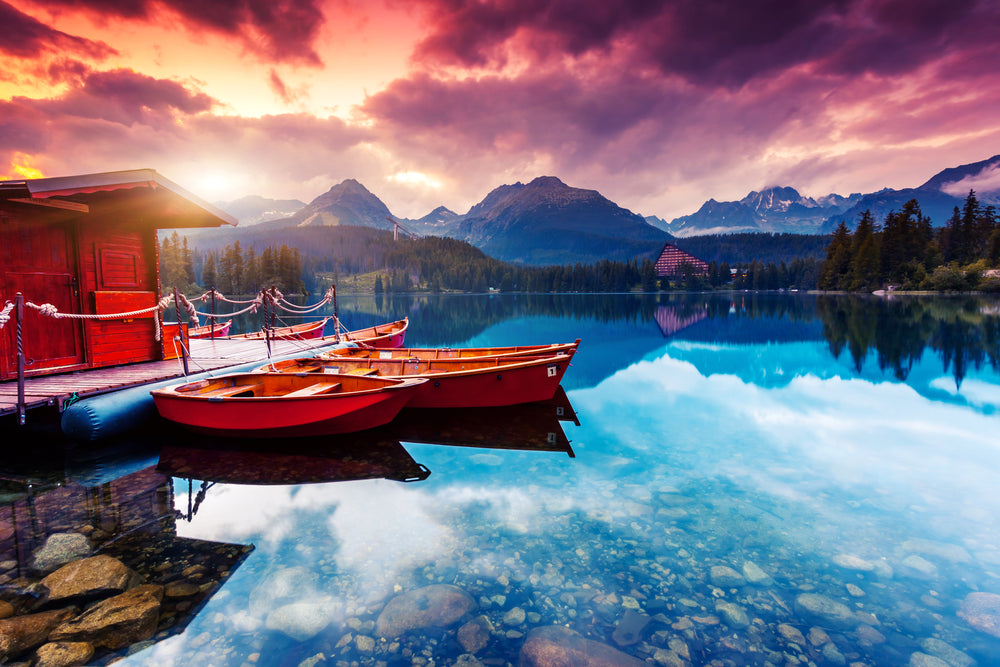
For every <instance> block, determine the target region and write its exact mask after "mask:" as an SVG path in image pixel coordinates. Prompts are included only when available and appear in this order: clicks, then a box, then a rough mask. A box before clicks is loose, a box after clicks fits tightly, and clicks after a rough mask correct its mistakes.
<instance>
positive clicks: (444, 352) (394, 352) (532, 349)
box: [318, 338, 580, 360]
mask: <svg viewBox="0 0 1000 667" xmlns="http://www.w3.org/2000/svg"><path fill="white" fill-rule="evenodd" d="M579 345H580V339H579V338H578V339H576V340H575V341H574V342H572V343H553V344H550V345H516V346H508V347H439V348H434V347H420V348H418V347H408V348H404V347H400V348H395V349H377V350H370V349H365V348H353V347H348V348H340V349H336V350H329V351H327V352H324V353H322V354H320V355H318V356H319V357H320V358H321V359H342V358H357V359H367V358H375V359H428V360H435V359H497V358H501V359H502V358H506V357H530V356H546V355H556V354H574V353H575V352H576V349H577V347H579Z"/></svg>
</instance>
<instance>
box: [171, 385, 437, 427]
mask: <svg viewBox="0 0 1000 667" xmlns="http://www.w3.org/2000/svg"><path fill="white" fill-rule="evenodd" d="M327 379H334V378H324V380H327ZM357 379H358V378H351V380H352V381H353V380H357ZM365 379H366V380H384V379H383V378H365ZM422 384H423V383H422V382H402V383H399V382H396V383H390V384H387V383H384V382H383V383H382V384H380V385H378V386H375V385H373V386H372V388H371V389H369V390H361V391H350V392H344V393H339V394H330V395H324V396H302V397H299V396H295V397H293V396H247V397H226V398H221V399H216V400H213V399H211V398H204V397H200V396H198V395H184V393H183V392H182V391H178V390H177V389H178V386H174V387H168V388H166V389H163V390H154V391H153V392H151V393H152V394H153V400H154V402H155V404H156V409H157V411H159V413H160V415H161V416H162V417H163V418H164V419H168V420H170V421H173V422H176V423H178V424H181V425H182V426H184V427H186V428H189V429H191V430H193V431H197V432H199V433H206V434H210V435H221V436H228V437H234V436H235V437H243V438H275V437H289V436H292V437H301V436H316V435H335V434H340V433H352V432H355V431H363V430H366V429H370V428H375V427H377V426H382V425H384V424H388V423H389V422H391V421H392V420H393V419H394V418H395V416H396V415H397V414H398V413H399V411H400V410H401V409H403V407H404V406H405V405H406V404H407V403H408V402H409V401H410V399H411V398H412V397H413V395H414V392H415V390H416V389H417V388H419V386H421V385H422ZM181 386H184V385H181Z"/></svg>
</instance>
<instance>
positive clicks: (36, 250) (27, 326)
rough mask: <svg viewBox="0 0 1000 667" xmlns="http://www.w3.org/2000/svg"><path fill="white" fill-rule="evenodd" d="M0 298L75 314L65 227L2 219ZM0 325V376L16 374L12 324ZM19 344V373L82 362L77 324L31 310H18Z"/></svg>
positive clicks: (72, 262)
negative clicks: (21, 351)
mask: <svg viewBox="0 0 1000 667" xmlns="http://www.w3.org/2000/svg"><path fill="white" fill-rule="evenodd" d="M0 272H2V274H0V299H2V300H3V302H6V301H8V300H9V301H13V300H14V295H15V294H16V293H17V292H21V293H22V294H24V299H25V301H31V302H32V303H35V304H37V305H42V304H46V303H51V304H52V305H53V306H55V307H56V309H57V310H58V311H59V312H60V313H79V312H80V307H79V303H80V299H79V289H78V285H77V263H76V249H75V246H74V243H73V231H72V226H71V224H70V223H57V222H49V223H46V222H36V221H34V220H31V221H29V220H25V219H23V218H20V219H19V218H6V219H5V220H4V223H3V226H2V227H0ZM0 305H2V304H0ZM13 315H14V313H11V320H10V322H8V323H7V326H5V327H4V329H3V331H2V333H3V348H4V354H3V358H2V366H3V367H2V369H0V371H2V374H3V376H4V378H5V379H9V378H13V377H16V376H17V338H16V333H17V326H16V322H15V320H14V318H13ZM22 346H23V349H24V356H25V372H26V373H27V374H29V375H34V374H36V373H39V372H44V371H45V370H48V369H54V368H60V367H66V366H75V365H78V364H82V363H83V362H84V352H83V335H82V326H81V321H80V320H77V319H55V318H52V317H48V316H44V315H41V314H40V313H39V312H38V311H37V310H35V309H33V308H27V307H26V308H25V309H24V324H23V326H22Z"/></svg>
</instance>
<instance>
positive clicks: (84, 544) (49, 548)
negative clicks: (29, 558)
mask: <svg viewBox="0 0 1000 667" xmlns="http://www.w3.org/2000/svg"><path fill="white" fill-rule="evenodd" d="M91 549H92V547H91V546H90V540H88V539H87V536H86V535H81V534H80V533H53V534H52V535H49V536H48V538H46V540H45V544H44V545H42V548H41V549H39V550H38V551H36V552H35V555H34V567H35V569H36V570H38V571H39V572H41V573H43V574H47V573H49V572H52V571H53V570H55V569H57V568H59V567H61V566H63V565H65V564H67V563H70V562H72V561H74V560H78V559H80V558H86V557H87V556H89V555H90V552H91Z"/></svg>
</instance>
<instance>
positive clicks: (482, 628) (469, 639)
mask: <svg viewBox="0 0 1000 667" xmlns="http://www.w3.org/2000/svg"><path fill="white" fill-rule="evenodd" d="M492 634H493V624H492V623H490V619H489V618H487V617H486V616H477V617H476V618H474V619H472V620H471V621H469V622H468V623H466V624H465V625H463V626H462V627H460V628H459V629H458V643H459V644H461V645H462V648H463V649H465V651H466V653H472V654H476V653H479V652H480V651H481V650H483V649H484V648H486V645H487V644H488V643H489V641H490V636H491V635H492Z"/></svg>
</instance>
